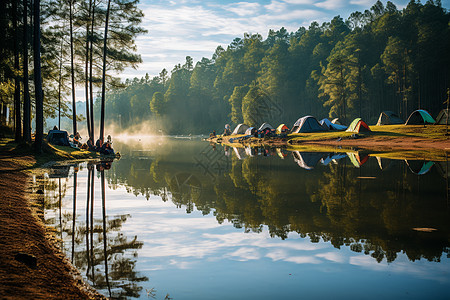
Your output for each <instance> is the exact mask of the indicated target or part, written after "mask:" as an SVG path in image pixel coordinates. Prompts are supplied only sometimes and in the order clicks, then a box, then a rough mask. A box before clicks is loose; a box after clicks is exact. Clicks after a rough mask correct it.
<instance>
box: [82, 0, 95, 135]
mask: <svg viewBox="0 0 450 300" xmlns="http://www.w3.org/2000/svg"><path fill="white" fill-rule="evenodd" d="M91 5H92V0H90V1H89V8H88V9H89V12H88V22H87V23H86V61H85V69H86V71H85V72H86V74H85V75H86V76H85V82H84V83H85V92H86V93H85V94H86V123H87V130H88V136H89V137H90V138H92V142H94V137H93V136H92V130H91V114H90V113H89V75H88V74H89V20H90V19H91Z"/></svg>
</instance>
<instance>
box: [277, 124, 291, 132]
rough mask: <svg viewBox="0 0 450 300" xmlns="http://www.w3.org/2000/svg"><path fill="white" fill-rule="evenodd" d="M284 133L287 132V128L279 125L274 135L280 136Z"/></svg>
mask: <svg viewBox="0 0 450 300" xmlns="http://www.w3.org/2000/svg"><path fill="white" fill-rule="evenodd" d="M285 132H289V128H288V127H287V126H286V125H284V124H281V125H280V126H278V127H277V130H275V133H276V134H281V133H285Z"/></svg>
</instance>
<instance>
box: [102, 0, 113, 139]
mask: <svg viewBox="0 0 450 300" xmlns="http://www.w3.org/2000/svg"><path fill="white" fill-rule="evenodd" d="M110 6H111V0H108V8H107V9H106V21H105V36H104V38H103V73H102V99H101V108H100V142H101V143H103V136H104V131H105V93H106V85H105V81H106V53H107V48H106V44H107V43H106V42H107V40H108V23H109V8H110Z"/></svg>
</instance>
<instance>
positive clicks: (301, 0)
mask: <svg viewBox="0 0 450 300" xmlns="http://www.w3.org/2000/svg"><path fill="white" fill-rule="evenodd" d="M284 2H286V3H289V4H295V5H308V4H313V3H314V2H315V1H314V0H284Z"/></svg>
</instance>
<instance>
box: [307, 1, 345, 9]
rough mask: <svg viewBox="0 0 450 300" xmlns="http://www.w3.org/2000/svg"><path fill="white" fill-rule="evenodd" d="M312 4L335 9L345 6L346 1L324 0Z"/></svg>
mask: <svg viewBox="0 0 450 300" xmlns="http://www.w3.org/2000/svg"><path fill="white" fill-rule="evenodd" d="M314 5H315V6H317V7H320V8H323V9H327V10H336V9H339V8H343V7H345V6H346V5H348V3H347V1H346V0H326V1H323V2H319V3H316V4H314Z"/></svg>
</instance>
